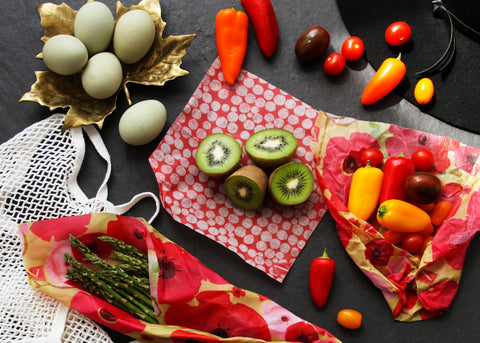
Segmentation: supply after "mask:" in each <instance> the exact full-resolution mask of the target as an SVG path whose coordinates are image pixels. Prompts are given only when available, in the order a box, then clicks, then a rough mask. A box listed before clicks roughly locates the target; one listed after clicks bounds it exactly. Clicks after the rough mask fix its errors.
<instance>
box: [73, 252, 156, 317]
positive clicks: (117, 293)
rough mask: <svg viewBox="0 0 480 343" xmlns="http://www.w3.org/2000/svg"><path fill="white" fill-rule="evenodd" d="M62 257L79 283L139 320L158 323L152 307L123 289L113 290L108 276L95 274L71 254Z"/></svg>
mask: <svg viewBox="0 0 480 343" xmlns="http://www.w3.org/2000/svg"><path fill="white" fill-rule="evenodd" d="M64 257H65V260H66V261H67V262H68V263H69V264H70V265H71V266H72V269H71V270H70V271H69V272H68V274H70V276H72V278H73V279H74V280H78V281H80V283H81V284H82V282H85V284H86V286H88V287H90V289H92V292H94V293H96V294H97V295H99V296H101V297H103V298H104V299H105V300H106V301H108V302H110V303H111V304H112V305H115V306H117V307H118V308H120V309H122V310H124V311H126V312H128V313H130V314H132V315H134V316H136V317H137V318H139V319H141V320H144V321H146V322H149V323H154V324H158V320H157V318H156V316H155V313H154V312H153V307H151V308H149V307H148V306H146V305H145V304H142V303H140V302H139V301H136V300H135V299H134V297H133V296H131V295H129V294H128V293H127V292H125V291H124V290H121V289H120V290H118V289H117V290H114V289H113V288H112V286H111V285H110V284H109V282H110V281H109V279H108V278H105V277H101V276H99V275H97V274H96V273H95V272H94V271H93V270H91V269H89V268H87V267H85V266H83V265H82V264H81V263H79V262H78V261H76V260H75V259H74V258H73V257H72V256H70V255H68V254H66V255H65V256H64ZM68 274H67V276H68ZM72 281H73V280H72ZM150 305H151V303H150Z"/></svg>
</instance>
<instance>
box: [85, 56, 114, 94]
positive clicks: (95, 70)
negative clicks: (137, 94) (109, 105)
mask: <svg viewBox="0 0 480 343" xmlns="http://www.w3.org/2000/svg"><path fill="white" fill-rule="evenodd" d="M122 78H123V72H122V65H121V63H120V61H119V60H118V58H117V57H116V56H115V55H114V54H112V53H110V52H100V53H98V54H96V55H93V56H92V57H90V59H89V60H88V63H87V66H86V67H85V69H84V70H83V72H82V86H83V89H84V90H85V92H87V94H88V95H90V96H91V97H92V98H95V99H106V98H109V97H111V96H112V95H114V94H115V93H116V92H117V90H118V89H119V88H120V85H121V84H122Z"/></svg>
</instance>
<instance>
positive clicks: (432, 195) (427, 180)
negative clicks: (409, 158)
mask: <svg viewBox="0 0 480 343" xmlns="http://www.w3.org/2000/svg"><path fill="white" fill-rule="evenodd" d="M405 193H406V194H407V197H408V199H410V200H412V201H413V202H416V203H418V204H429V203H432V202H434V201H435V200H437V199H438V198H439V197H440V195H441V194H442V181H440V179H439V178H438V177H437V176H435V175H433V174H432V173H429V172H425V171H420V172H416V173H413V174H412V175H410V176H409V177H408V178H407V181H405Z"/></svg>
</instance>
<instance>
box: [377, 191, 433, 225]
mask: <svg viewBox="0 0 480 343" xmlns="http://www.w3.org/2000/svg"><path fill="white" fill-rule="evenodd" d="M377 221H378V223H379V224H380V225H381V226H383V227H384V228H386V229H388V230H391V231H397V232H419V231H422V230H424V229H425V228H426V227H427V226H429V225H430V224H431V219H430V216H429V215H428V213H427V212H425V211H424V210H422V209H421V208H419V207H417V206H415V205H413V204H411V203H409V202H406V201H403V200H398V199H390V200H386V201H384V202H382V203H381V204H380V207H379V208H378V211H377Z"/></svg>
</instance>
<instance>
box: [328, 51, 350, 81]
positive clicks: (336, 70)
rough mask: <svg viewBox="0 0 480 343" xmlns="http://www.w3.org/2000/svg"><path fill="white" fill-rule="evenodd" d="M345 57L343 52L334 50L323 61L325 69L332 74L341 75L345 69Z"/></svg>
mask: <svg viewBox="0 0 480 343" xmlns="http://www.w3.org/2000/svg"><path fill="white" fill-rule="evenodd" d="M345 64H346V62H345V57H343V55H342V54H341V53H338V52H333V53H331V54H330V55H328V57H327V59H326V60H325V62H324V63H323V70H325V73H327V74H328V75H331V76H335V75H339V74H340V73H341V72H342V71H343V70H344V69H345Z"/></svg>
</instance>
